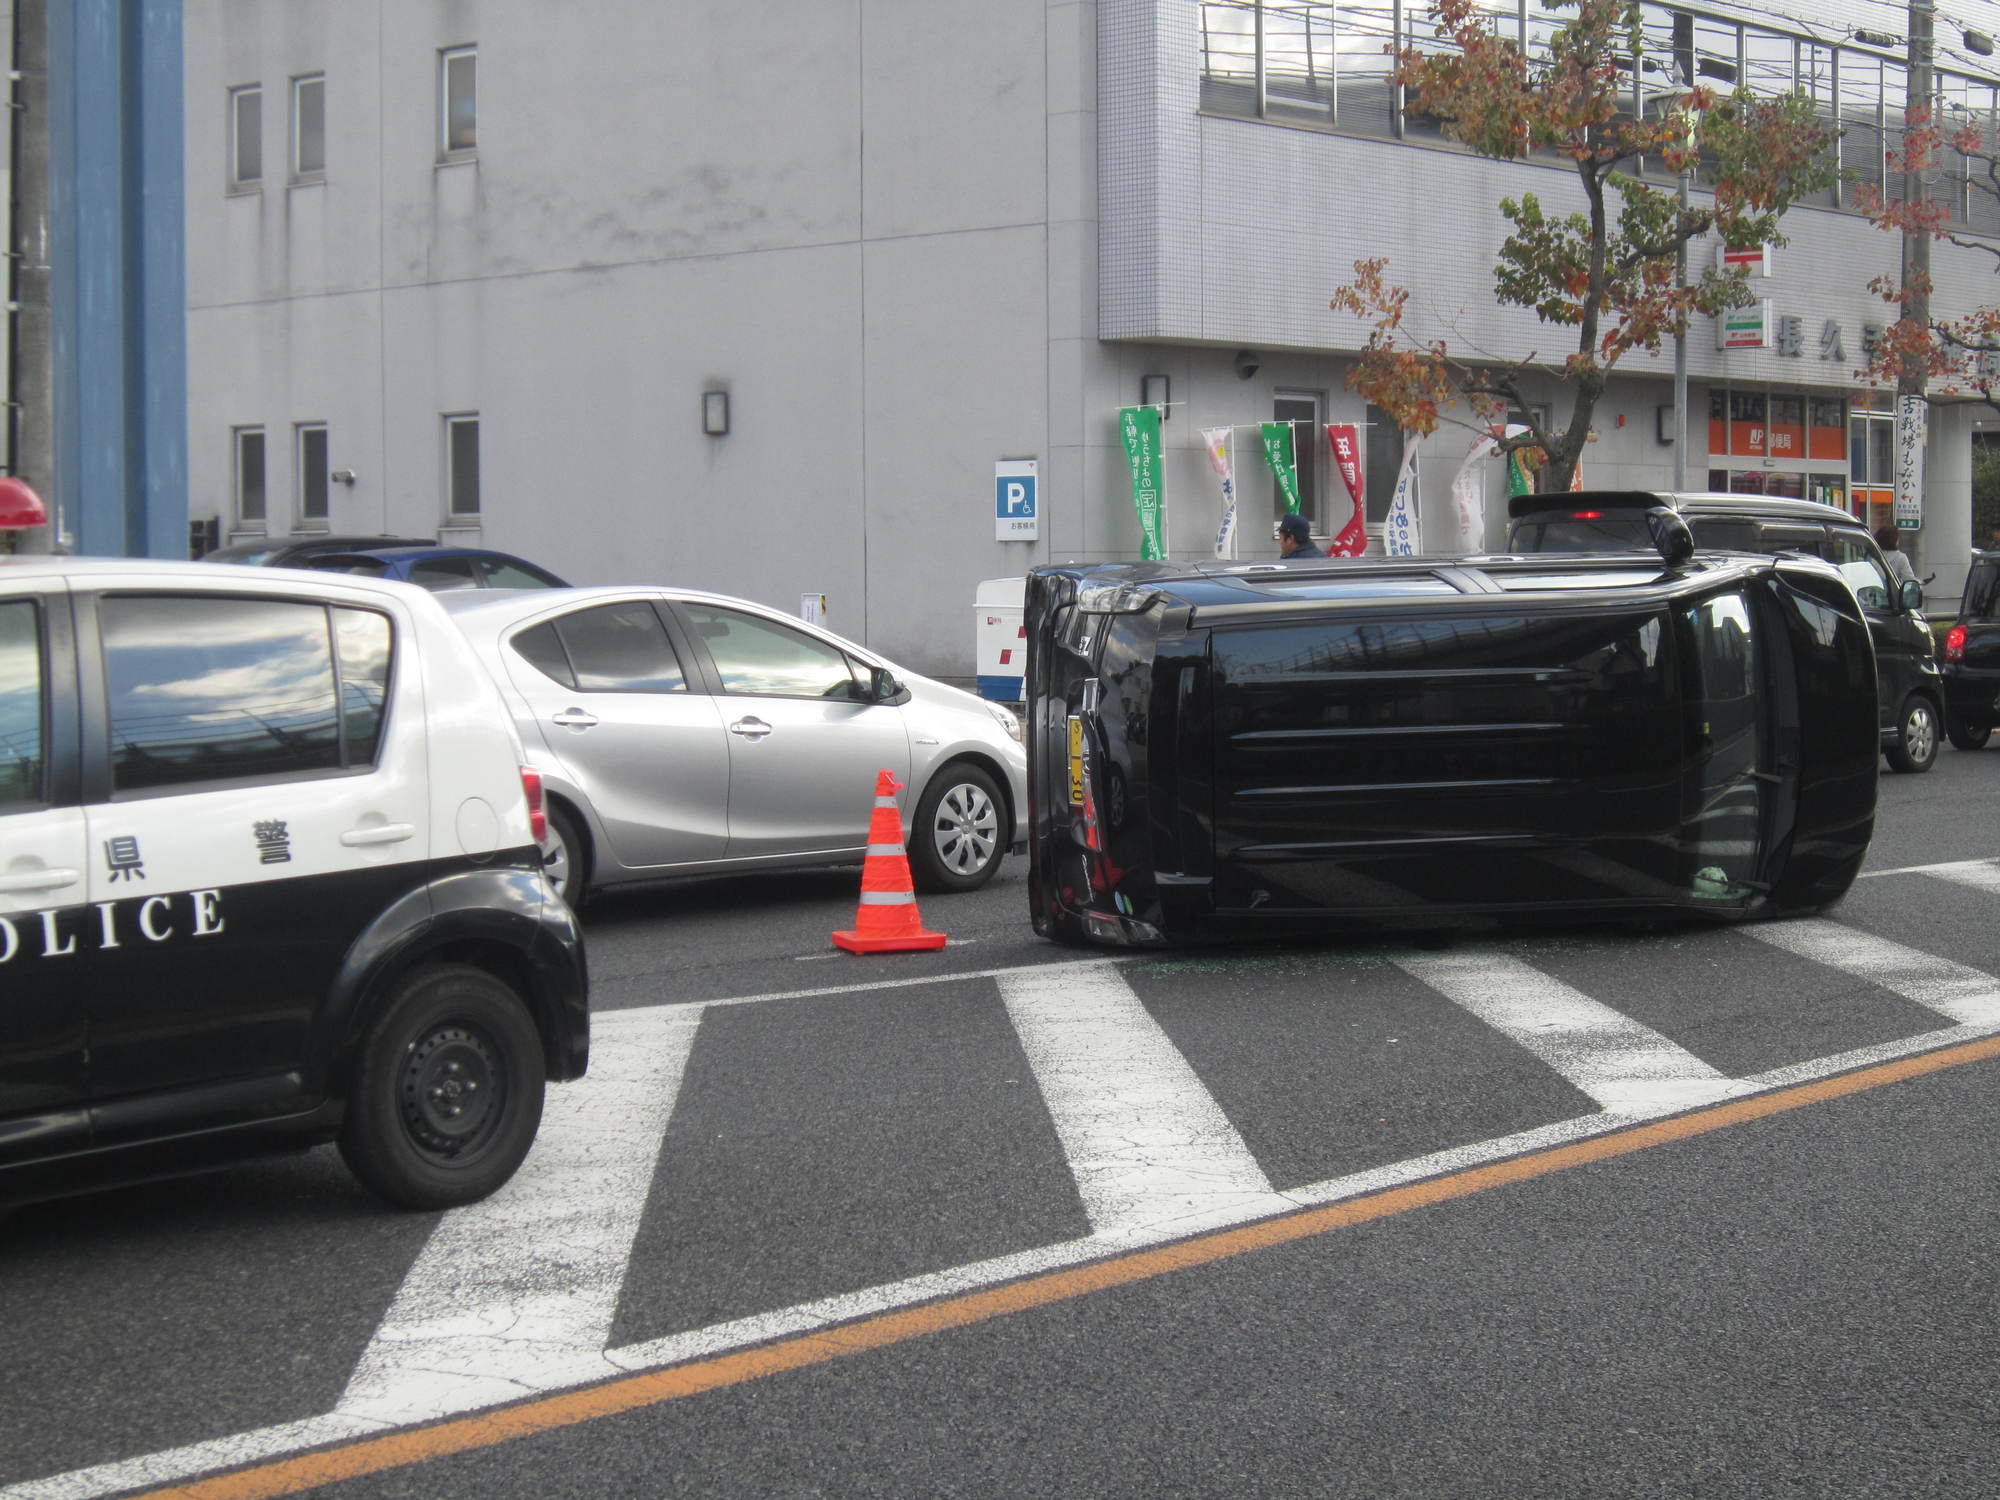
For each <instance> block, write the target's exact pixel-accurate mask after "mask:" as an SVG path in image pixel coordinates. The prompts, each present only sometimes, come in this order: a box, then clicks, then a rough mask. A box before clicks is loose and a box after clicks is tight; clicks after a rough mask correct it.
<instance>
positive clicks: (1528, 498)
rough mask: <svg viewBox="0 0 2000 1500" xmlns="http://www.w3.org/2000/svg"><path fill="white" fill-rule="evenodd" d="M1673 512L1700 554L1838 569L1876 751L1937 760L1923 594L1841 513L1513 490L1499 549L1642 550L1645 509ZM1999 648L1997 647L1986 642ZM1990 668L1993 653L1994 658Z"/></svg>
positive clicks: (1798, 504)
mask: <svg viewBox="0 0 2000 1500" xmlns="http://www.w3.org/2000/svg"><path fill="white" fill-rule="evenodd" d="M1661 505H1664V506H1668V507H1671V508H1672V509H1674V510H1677V511H1679V512H1680V514H1681V516H1682V517H1683V518H1684V519H1685V520H1686V521H1687V523H1688V528H1689V529H1690V530H1691V531H1692V532H1693V533H1694V543H1695V546H1696V547H1698V548H1700V549H1702V550H1704V551H1718V552H1762V553H1765V554H1775V553H1786V552H1793V553H1801V554H1804V555H1806V556H1809V557H1823V558H1825V559H1826V560H1827V561H1828V562H1830V563H1832V564H1833V565H1834V566H1835V567H1836V568H1838V569H1839V570H1840V573H1841V576H1842V577H1843V578H1845V579H1846V580H1847V582H1848V585H1849V586H1850V587H1851V588H1853V590H1854V597H1855V598H1856V599H1857V600H1859V601H1860V604H1861V612H1862V614H1863V615H1864V616H1865V617H1866V618H1867V621H1868V633H1869V635H1870V636H1871V637H1872V638H1873V640H1874V643H1875V685H1876V693H1877V697H1878V699H1879V701H1880V705H1881V711H1882V753H1883V754H1884V755H1885V756H1887V757H1888V761H1889V765H1890V767H1891V768H1892V769H1894V770H1897V771H1928V770H1929V769H1930V768H1931V766H1932V765H1933V763H1935V762H1936V760H1937V752H1938V741H1939V738H1940V733H1939V731H1940V728H1941V726H1942V724H1943V722H1944V705H1945V697H1944V685H1943V680H1942V677H1941V674H1940V673H1939V670H1938V660H1937V650H1936V642H1935V641H1934V640H1933V639H1932V637H1931V630H1930V623H1929V622H1928V621H1927V620H1925V618H1924V613H1923V602H1924V591H1923V587H1922V585H1920V584H1917V583H1914V582H1908V581H1906V582H1905V583H1903V584H1902V586H1901V587H1900V588H1899V587H1898V586H1897V585H1896V583H1895V581H1894V579H1893V578H1892V576H1891V574H1890V572H1889V565H1888V562H1887V561H1886V560H1885V559H1884V558H1883V556H1882V549H1881V548H1880V547H1878V546H1876V545H1875V538H1874V537H1872V536H1870V535H1869V534H1868V528H1867V527H1866V526H1864V525H1863V524H1862V523H1861V522H1860V521H1859V520H1857V519H1856V518H1855V517H1853V516H1850V515H1849V514H1848V513H1847V512H1846V511H1844V510H1840V509H1837V508H1836V507H1834V506H1831V505H1821V504H1820V503H1819V502H1818V501H1815V500H1789V499H1786V498H1784V497H1782V496H1779V495H1728V494H1715V493H1706V492H1693V493H1682V494H1670V493H1666V492H1662V491H1655V490H1577V491H1573V492H1572V493H1570V494H1567V495H1517V496H1516V497H1515V498H1514V499H1513V500H1511V501H1509V502H1508V505H1507V514H1508V517H1509V519H1510V521H1511V522H1512V525H1511V526H1510V528H1509V530H1508V533H1507V550H1508V551H1509V552H1608V551H1638V550H1644V549H1646V548H1648V547H1649V546H1650V545H1651V544H1650V543H1649V541H1648V540H1647V532H1646V512H1647V511H1648V510H1651V509H1652V508H1653V507H1655V506H1661ZM1996 650H2000V647H1996ZM1996 665H2000V657H1996Z"/></svg>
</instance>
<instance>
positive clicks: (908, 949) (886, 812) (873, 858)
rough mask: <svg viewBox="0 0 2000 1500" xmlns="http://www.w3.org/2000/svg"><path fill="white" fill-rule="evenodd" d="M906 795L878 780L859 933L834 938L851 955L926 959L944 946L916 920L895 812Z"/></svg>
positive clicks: (888, 778) (890, 778)
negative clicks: (903, 955) (906, 955)
mask: <svg viewBox="0 0 2000 1500" xmlns="http://www.w3.org/2000/svg"><path fill="white" fill-rule="evenodd" d="M902 789H903V788H902V786H901V785H900V784H899V783H898V782H897V780H896V778H895V776H894V775H892V774H891V773H890V772H888V771H884V772H883V773H882V774H881V775H880V776H877V777H876V778H875V811H874V812H872V813H870V814H869V816H868V858H867V859H866V860H865V861H863V863H862V866H861V904H860V906H859V907H857V908H856V909H855V913H854V930H853V931H851V932H836V933H835V934H834V935H833V946H834V947H836V948H845V949H846V950H847V951H848V952H849V953H922V952H926V951H928V950H930V949H932V948H942V947H943V946H944V934H943V933H941V932H926V931H924V924H923V922H922V921H921V920H920V919H919V918H918V916H917V897H916V893H915V892H914V891H913V890H912V889H911V888H910V861H909V857H908V855H906V854H905V853H904V852H903V820H902V818H901V817H900V816H898V814H897V812H896V793H898V792H900V791H901V790H902Z"/></svg>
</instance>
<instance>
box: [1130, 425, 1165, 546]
mask: <svg viewBox="0 0 2000 1500" xmlns="http://www.w3.org/2000/svg"><path fill="white" fill-rule="evenodd" d="M1118 426H1119V430H1120V431H1121V432H1123V433H1124V435H1125V461H1126V462H1127V463H1128V464H1130V465H1131V466H1132V509H1133V510H1134V511H1136V512H1138V516H1139V556H1140V557H1142V558H1143V559H1145V560H1146V561H1147V562H1165V561H1166V557H1167V517H1166V495H1165V492H1164V480H1165V476H1164V475H1163V474H1162V473H1161V472H1160V409H1159V408H1158V407H1157V406H1121V407H1119V408H1118Z"/></svg>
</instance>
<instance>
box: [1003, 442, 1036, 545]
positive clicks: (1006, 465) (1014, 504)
mask: <svg viewBox="0 0 2000 1500" xmlns="http://www.w3.org/2000/svg"><path fill="white" fill-rule="evenodd" d="M1038 464H1039V460H1037V459H1032V458H1010V459H1002V460H1001V461H1000V462H999V463H996V464H994V466H993V538H994V540H995V541H1000V542H1033V541H1038V540H1040V538H1041V534H1042V522H1041V510H1040V508H1039V507H1040V501H1041V495H1040V486H1039V484H1038V481H1037V476H1036V472H1035V471H1036V468H1037V466H1038Z"/></svg>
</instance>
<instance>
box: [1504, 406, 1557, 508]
mask: <svg viewBox="0 0 2000 1500" xmlns="http://www.w3.org/2000/svg"><path fill="white" fill-rule="evenodd" d="M1527 430H1528V429H1527V428H1526V427H1523V426H1521V425H1520V424H1519V423H1516V422H1510V423H1508V424H1507V436H1508V437H1519V436H1520V435H1521V434H1522V433H1524V432H1526V431H1527ZM1530 451H1532V452H1533V453H1535V454H1536V455H1537V456H1536V457H1534V458H1530V457H1529V456H1528V454H1529V453H1530ZM1547 461H1548V455H1547V454H1545V453H1543V452H1542V450H1541V449H1539V448H1536V449H1533V450H1530V449H1527V448H1516V449H1515V450H1514V451H1513V452H1512V453H1509V454H1508V455H1507V498H1508V499H1509V500H1511V499H1513V498H1514V497H1515V496H1516V495H1532V494H1533V493H1534V492H1535V476H1536V475H1537V474H1538V473H1540V472H1541V467H1542V465H1543V464H1544V463H1546V462H1547Z"/></svg>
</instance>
